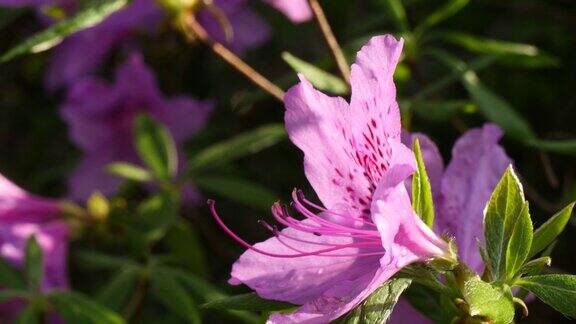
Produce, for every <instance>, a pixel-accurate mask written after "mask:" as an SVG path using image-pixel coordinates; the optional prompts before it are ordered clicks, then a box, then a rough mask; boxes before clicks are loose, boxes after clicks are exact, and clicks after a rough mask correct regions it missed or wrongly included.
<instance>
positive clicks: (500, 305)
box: [462, 276, 514, 324]
mask: <svg viewBox="0 0 576 324" xmlns="http://www.w3.org/2000/svg"><path fill="white" fill-rule="evenodd" d="M462 294H463V297H464V300H466V302H467V303H468V306H469V308H470V315H471V316H479V317H484V318H488V319H490V320H491V321H492V323H494V324H508V323H511V322H512V320H513V319H514V302H513V301H512V292H511V291H510V288H508V287H507V286H504V287H495V286H492V285H491V284H489V283H487V282H484V281H482V280H481V279H480V277H478V276H473V277H471V278H470V279H468V280H467V281H466V282H465V283H464V289H463V291H462Z"/></svg>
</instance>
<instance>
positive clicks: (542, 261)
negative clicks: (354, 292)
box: [520, 256, 552, 276]
mask: <svg viewBox="0 0 576 324" xmlns="http://www.w3.org/2000/svg"><path fill="white" fill-rule="evenodd" d="M550 264H552V259H551V258H550V257H548V256H544V257H541V258H538V259H534V260H531V261H529V262H526V264H524V265H523V266H522V268H521V269H520V274H522V275H529V276H534V275H537V274H539V273H540V272H541V271H542V269H544V267H549V266H550Z"/></svg>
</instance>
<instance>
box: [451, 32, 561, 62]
mask: <svg viewBox="0 0 576 324" xmlns="http://www.w3.org/2000/svg"><path fill="white" fill-rule="evenodd" d="M440 37H441V38H442V39H443V40H445V41H448V42H450V43H452V44H455V45H458V46H461V47H463V48H465V49H467V50H469V51H472V52H475V53H479V54H492V55H498V56H500V58H501V59H500V61H501V62H503V63H509V64H514V65H520V66H523V67H550V66H556V65H558V64H559V60H558V59H557V58H556V57H554V56H551V55H549V54H546V53H543V52H542V51H541V50H540V49H538V48H537V47H536V46H533V45H529V44H522V43H513V42H507V41H501V40H497V39H489V38H485V37H480V36H476V35H472V34H467V33H462V32H457V31H446V32H442V33H440ZM506 58H508V59H507V60H506Z"/></svg>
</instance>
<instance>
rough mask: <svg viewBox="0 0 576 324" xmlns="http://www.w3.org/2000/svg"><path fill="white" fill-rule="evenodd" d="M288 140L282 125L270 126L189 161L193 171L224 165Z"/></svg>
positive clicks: (206, 150) (249, 132)
mask: <svg viewBox="0 0 576 324" xmlns="http://www.w3.org/2000/svg"><path fill="white" fill-rule="evenodd" d="M285 138H286V131H285V130H284V126H282V125H281V124H268V125H264V126H261V127H259V128H256V129H254V130H251V131H248V132H245V133H243V134H240V135H237V136H235V137H234V138H232V139H229V140H226V141H224V142H220V143H217V144H214V145H212V146H210V147H208V148H206V149H204V150H203V151H201V152H199V153H198V154H196V155H195V156H194V157H193V158H191V159H190V160H189V161H188V165H189V168H190V170H191V171H199V170H203V169H207V168H210V167H214V166H217V165H222V164H224V163H227V162H230V161H233V160H235V159H239V158H241V157H244V156H247V155H251V154H255V153H257V152H260V151H262V150H264V149H266V148H268V147H271V146H273V145H275V144H276V143H278V142H280V141H282V140H284V139H285Z"/></svg>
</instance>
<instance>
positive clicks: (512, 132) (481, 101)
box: [462, 72, 536, 142]
mask: <svg viewBox="0 0 576 324" xmlns="http://www.w3.org/2000/svg"><path fill="white" fill-rule="evenodd" d="M462 82H463V84H464V87H465V88H466V90H467V91H468V93H469V94H470V97H471V98H472V100H473V101H474V102H475V103H476V104H477V105H478V108H479V109H480V111H481V112H482V113H483V114H484V116H486V118H487V119H488V120H490V121H493V122H495V123H497V124H498V125H500V126H501V127H502V129H503V130H504V132H505V133H506V134H508V135H509V136H510V137H512V138H514V139H516V140H518V141H521V142H526V141H529V140H531V139H534V138H535V136H536V135H535V134H534V133H533V132H532V128H531V127H530V125H529V124H528V122H527V121H526V120H525V119H524V118H523V117H522V116H521V115H520V114H518V113H517V112H516V110H514V108H513V107H512V106H510V104H509V103H508V102H506V101H505V100H504V99H502V98H501V97H500V96H498V95H496V94H495V93H493V92H492V91H491V90H490V89H488V88H486V87H485V86H484V85H483V84H482V83H481V82H480V79H478V76H477V75H476V73H474V72H468V73H465V74H464V78H463V79H462Z"/></svg>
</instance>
